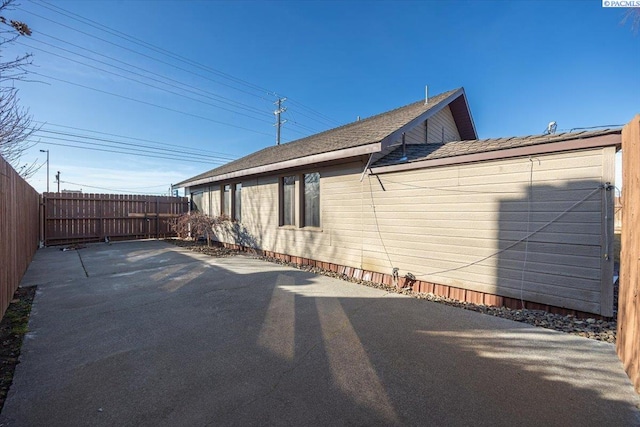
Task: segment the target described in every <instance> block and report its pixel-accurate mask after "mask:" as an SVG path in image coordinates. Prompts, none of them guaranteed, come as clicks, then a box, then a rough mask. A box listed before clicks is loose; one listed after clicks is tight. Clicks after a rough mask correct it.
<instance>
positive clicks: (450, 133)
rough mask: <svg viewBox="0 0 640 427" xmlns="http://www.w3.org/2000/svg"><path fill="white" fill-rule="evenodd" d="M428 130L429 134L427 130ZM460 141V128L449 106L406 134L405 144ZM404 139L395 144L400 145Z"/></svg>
mask: <svg viewBox="0 0 640 427" xmlns="http://www.w3.org/2000/svg"><path fill="white" fill-rule="evenodd" d="M425 126H426V128H427V129H428V134H427V130H426V129H425ZM443 130H444V141H443V140H442V134H443ZM451 141H460V134H459V133H458V127H457V126H456V122H455V120H454V119H453V114H451V109H450V108H449V106H448V105H447V106H446V107H444V108H443V109H442V110H440V111H438V112H437V113H436V114H434V115H433V116H432V117H430V118H429V119H428V120H427V123H426V124H425V122H422V123H420V124H418V125H417V126H414V127H413V128H412V129H410V130H408V131H407V132H405V142H406V143H407V144H424V143H425V142H428V143H442V142H451ZM401 142H402V138H399V139H398V140H397V141H395V142H394V144H400V143H401Z"/></svg>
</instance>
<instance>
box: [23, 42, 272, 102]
mask: <svg viewBox="0 0 640 427" xmlns="http://www.w3.org/2000/svg"><path fill="white" fill-rule="evenodd" d="M38 34H40V35H43V36H45V37H48V38H51V39H53V40H56V41H59V42H62V43H65V44H68V45H70V46H73V47H75V48H78V49H81V50H84V51H87V52H90V53H92V54H94V55H98V56H100V57H102V58H106V59H108V60H111V61H114V62H117V63H120V64H123V65H126V66H127V67H131V68H134V69H136V70H140V71H143V72H145V73H148V74H151V75H154V76H158V77H160V78H162V79H164V80H167V81H171V82H174V83H177V84H179V85H180V86H183V87H180V89H182V90H184V87H187V88H190V89H191V90H190V92H192V93H195V94H197V95H200V96H203V97H207V98H209V99H215V98H219V99H222V100H225V101H226V102H227V103H228V104H230V105H231V103H233V104H235V105H234V107H236V108H240V109H244V110H246V111H251V112H256V113H259V114H266V113H265V111H264V110H260V109H258V108H256V107H253V106H251V105H248V104H245V103H242V102H239V101H235V100H233V99H231V98H228V97H225V96H222V95H218V94H216V93H213V92H210V91H207V90H204V89H201V88H199V87H197V86H193V85H190V84H188V83H183V82H181V81H179V80H176V79H173V78H171V77H167V76H164V75H162V74H159V73H156V72H154V71H151V70H147V69H146V68H142V67H139V66H137V65H134V64H130V63H128V62H126V61H122V60H120V59H117V58H114V57H113V56H109V55H105V54H103V53H100V52H97V51H95V50H92V49H89V48H86V47H83V46H80V45H77V44H75V43H71V42H69V41H66V40H63V39H61V38H58V37H55V36H51V35H49V34H46V33H42V32H39V33H38ZM32 40H33V41H35V42H37V43H41V44H44V45H46V46H49V47H52V48H54V49H58V50H62V51H64V52H67V53H71V54H73V55H77V56H80V57H81V58H85V59H88V60H91V61H94V62H98V63H100V64H104V65H107V66H110V67H113V68H117V69H119V70H122V71H126V72H128V73H131V74H135V75H139V76H141V77H145V78H148V79H150V80H154V81H157V82H159V83H162V84H166V85H169V83H166V82H163V81H160V80H157V79H153V78H151V77H149V76H144V75H141V74H139V73H135V72H133V71H131V70H127V69H124V68H122V67H118V66H116V65H113V64H110V63H108V62H105V61H101V60H99V59H95V58H91V57H89V56H87V55H83V54H81V53H78V52H74V51H72V50H69V49H65V48H63V47H60V46H56V45H54V44H51V43H47V42H45V41H42V40H38V39H32ZM21 44H23V45H25V46H28V45H26V44H24V43H21ZM29 47H30V46H29ZM34 49H38V48H34ZM39 50H41V51H43V52H46V53H50V54H52V55H56V54H54V53H51V52H48V51H45V50H43V49H39ZM65 59H66V58H65ZM194 90H195V92H194ZM200 92H202V93H204V94H207V95H202V94H200ZM215 100H217V99H215Z"/></svg>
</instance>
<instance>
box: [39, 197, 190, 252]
mask: <svg viewBox="0 0 640 427" xmlns="http://www.w3.org/2000/svg"><path fill="white" fill-rule="evenodd" d="M188 200H189V199H188V198H186V197H168V196H139V195H131V194H123V195H120V194H86V193H44V196H43V203H44V205H45V207H44V212H45V216H44V219H43V222H44V233H45V236H44V240H45V244H46V245H47V246H49V245H63V244H70V243H84V242H97V241H101V240H104V239H105V237H109V239H111V240H132V239H144V238H151V237H154V238H164V237H171V236H175V233H174V232H173V230H171V224H170V221H171V219H172V218H175V217H177V216H179V215H180V214H182V213H185V212H187V211H188V207H189V201H188Z"/></svg>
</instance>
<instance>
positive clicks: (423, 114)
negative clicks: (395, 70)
mask: <svg viewBox="0 0 640 427" xmlns="http://www.w3.org/2000/svg"><path fill="white" fill-rule="evenodd" d="M454 102H455V103H456V105H457V107H456V108H457V109H456V111H457V113H458V114H459V115H460V117H455V114H454V117H455V120H456V124H457V125H459V124H458V123H460V125H462V126H463V128H464V135H465V136H470V135H472V138H477V135H476V133H475V127H474V126H473V120H472V119H471V115H470V112H469V109H468V106H467V104H466V102H467V101H466V96H465V94H464V89H462V88H460V89H455V90H451V91H449V92H445V93H442V94H439V95H436V96H434V97H431V98H429V102H428V103H425V102H424V100H421V101H418V102H414V103H412V104H409V105H406V106H404V107H400V108H396V109H395V110H391V111H388V112H386V113H382V114H378V115H375V116H372V117H369V118H366V119H364V120H358V121H355V122H352V123H349V124H346V125H344V126H340V127H337V128H334V129H330V130H327V131H324V132H321V133H317V134H315V135H311V136H308V137H306V138H302V139H298V140H295V141H292V142H288V143H285V144H281V145H274V146H270V147H266V148H264V149H262V150H260V151H256V152H255V153H252V154H249V155H247V156H245V157H242V158H240V159H237V160H234V161H232V162H229V163H227V164H225V165H222V166H220V167H217V168H215V169H212V170H210V171H208V172H205V173H202V174H200V175H196V176H194V177H192V178H189V179H187V180H185V181H182V182H180V183H178V184H176V185H174V187H186V186H193V185H199V184H205V183H209V182H216V181H220V180H224V179H231V178H235V177H240V176H247V175H251V174H255V173H263V172H266V171H275V170H280V169H284V168H285V167H290V166H291V165H292V163H296V164H297V165H302V164H312V163H314V162H318V161H319V159H327V160H330V159H334V158H346V157H348V156H357V155H363V154H369V153H372V152H376V151H380V150H381V149H383V148H385V147H388V146H390V145H391V144H393V143H394V142H395V140H396V139H397V138H398V137H399V136H400V135H401V134H402V132H405V131H407V130H408V129H410V128H412V127H413V126H416V125H417V124H418V123H421V122H422V121H424V120H426V119H427V118H428V117H430V116H431V115H433V114H436V113H437V112H438V111H440V110H441V109H442V108H444V107H446V106H447V105H450V104H453V103H454ZM460 104H461V105H460ZM452 111H453V110H452ZM460 125H459V126H460ZM461 135H463V133H462V132H461Z"/></svg>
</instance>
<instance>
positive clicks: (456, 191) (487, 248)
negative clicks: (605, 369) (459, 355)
mask: <svg viewBox="0 0 640 427" xmlns="http://www.w3.org/2000/svg"><path fill="white" fill-rule="evenodd" d="M607 150H613V149H609V148H607V149H593V150H585V151H582V152H571V153H560V154H551V155H545V156H539V157H536V158H532V159H531V160H530V159H529V158H520V159H509V160H500V161H488V162H483V163H479V164H469V165H459V166H449V167H442V168H431V169H422V170H415V171H407V172H399V173H389V174H385V175H380V180H381V182H382V185H383V186H384V190H383V189H382V188H381V186H380V183H379V182H378V180H377V178H375V177H369V178H368V179H369V180H370V182H371V184H372V187H371V188H372V191H371V194H366V195H365V198H366V201H365V203H364V204H365V205H371V204H373V205H374V206H375V213H376V215H375V216H374V214H373V211H372V210H367V211H365V213H364V217H363V223H364V226H365V229H367V230H368V231H367V232H365V233H364V235H363V246H364V248H365V249H364V251H363V266H362V267H363V268H364V269H370V270H374V271H380V269H387V270H388V269H389V265H390V263H389V260H388V258H391V263H392V264H393V265H394V267H399V268H400V270H401V274H406V273H407V272H411V273H412V274H414V275H416V276H418V279H420V280H425V281H430V282H434V283H438V284H444V285H450V286H456V287H462V288H465V289H470V290H474V291H480V292H487V293H492V294H497V295H502V296H507V297H512V298H523V299H525V300H529V301H535V302H539V303H544V304H551V305H555V306H560V307H567V308H572V309H576V310H582V311H588V312H593V313H598V314H604V315H611V312H610V311H611V308H610V305H609V304H608V303H607V301H608V300H609V298H610V295H609V294H610V293H611V291H612V287H611V286H603V283H604V282H606V281H607V280H610V277H605V275H603V265H602V256H603V248H602V246H601V235H602V230H601V227H602V221H601V211H602V209H603V203H602V200H603V199H602V197H603V193H604V190H596V191H595V192H594V190H595V189H596V188H597V187H598V186H600V185H601V183H603V182H606V181H609V180H610V179H607V177H606V176H605V175H607V173H608V172H606V165H607V164H608V163H611V162H612V161H613V157H612V155H611V153H610V152H607ZM532 166H533V173H531V167H532ZM531 179H532V182H533V185H532V186H531V188H532V190H531V192H530V193H529V188H530V180H531ZM591 193H593V194H591ZM529 196H530V197H531V202H530V204H529ZM585 198H586V199H585ZM582 199H585V200H584V201H582V202H581V200H582ZM579 202H580V203H579ZM574 205H575V206H574ZM565 210H568V212H566V213H565V214H564V215H563V212H564V211H565ZM528 216H529V224H528V230H529V232H527V217H528ZM551 221H553V222H552V223H550V222H551ZM549 223H550V224H549ZM547 224H548V225H547ZM545 226H546V227H545ZM542 227H544V228H543V229H542V230H541V231H540V232H538V233H535V234H533V235H532V236H530V238H529V239H528V244H527V243H526V242H520V243H518V241H519V240H521V239H523V238H524V237H526V236H527V234H528V233H531V232H533V231H535V230H538V229H540V228H542ZM378 229H379V231H378ZM610 236H611V234H610ZM381 239H382V240H383V241H384V247H386V252H385V250H384V248H383V246H382V244H381ZM525 256H526V267H525ZM609 264H610V262H609ZM523 267H525V271H524V274H523ZM609 285H610V283H609ZM603 302H604V304H602V303H603Z"/></svg>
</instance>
